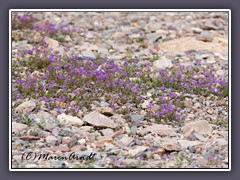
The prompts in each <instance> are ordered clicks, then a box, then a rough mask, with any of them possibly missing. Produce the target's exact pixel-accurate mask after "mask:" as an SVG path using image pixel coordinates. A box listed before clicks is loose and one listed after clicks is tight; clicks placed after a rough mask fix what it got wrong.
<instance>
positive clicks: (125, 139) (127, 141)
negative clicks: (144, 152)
mask: <svg viewBox="0 0 240 180" xmlns="http://www.w3.org/2000/svg"><path fill="white" fill-rule="evenodd" d="M133 140H134V138H132V137H128V136H124V137H122V138H121V139H120V140H119V141H120V143H121V144H122V145H123V146H124V147H127V146H129V144H131V143H132V142H133Z"/></svg>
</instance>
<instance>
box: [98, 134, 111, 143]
mask: <svg viewBox="0 0 240 180" xmlns="http://www.w3.org/2000/svg"><path fill="white" fill-rule="evenodd" d="M98 141H99V142H108V143H112V142H113V139H112V137H109V136H99V137H98Z"/></svg>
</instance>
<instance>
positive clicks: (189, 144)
mask: <svg viewBox="0 0 240 180" xmlns="http://www.w3.org/2000/svg"><path fill="white" fill-rule="evenodd" d="M178 143H179V144H180V146H181V147H182V148H188V147H192V146H196V145H199V144H201V143H202V142H200V141H188V140H179V141H178Z"/></svg>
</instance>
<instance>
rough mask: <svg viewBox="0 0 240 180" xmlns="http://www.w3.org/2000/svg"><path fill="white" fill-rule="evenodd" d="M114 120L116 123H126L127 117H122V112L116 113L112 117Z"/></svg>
mask: <svg viewBox="0 0 240 180" xmlns="http://www.w3.org/2000/svg"><path fill="white" fill-rule="evenodd" d="M111 119H112V120H114V122H115V123H118V124H125V123H126V119H124V118H123V117H122V115H120V114H114V115H113V116H112V117H111Z"/></svg>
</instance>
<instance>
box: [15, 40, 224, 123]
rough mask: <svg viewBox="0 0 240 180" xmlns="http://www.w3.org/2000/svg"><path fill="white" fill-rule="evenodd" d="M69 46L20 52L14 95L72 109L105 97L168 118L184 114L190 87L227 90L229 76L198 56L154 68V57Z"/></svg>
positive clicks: (116, 106) (217, 92) (120, 107)
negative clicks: (190, 62)
mask: <svg viewBox="0 0 240 180" xmlns="http://www.w3.org/2000/svg"><path fill="white" fill-rule="evenodd" d="M70 49H71V48H70V47H69V46H67V47H66V48H65V53H63V55H60V53H59V52H58V51H53V50H52V49H50V48H48V44H47V43H46V42H44V41H42V43H41V44H40V45H38V46H35V47H34V48H33V49H29V50H25V51H23V52H22V53H21V54H19V59H18V61H16V62H14V63H13V73H14V74H13V100H16V99H20V100H21V99H26V98H30V99H35V100H36V102H37V103H38V108H37V109H36V111H37V110H38V109H39V108H40V107H41V108H46V109H48V110H53V109H55V110H56V111H58V112H59V113H60V112H65V113H72V114H77V113H78V112H79V110H89V111H90V110H92V109H93V108H94V106H101V104H102V103H103V102H104V103H105V106H109V107H111V108H113V110H115V111H116V112H118V113H122V114H129V113H131V114H134V113H139V112H141V111H142V110H144V111H145V112H146V113H147V117H148V118H147V119H154V120H155V121H165V122H169V121H174V120H177V121H178V120H180V119H181V116H182V114H183V113H182V112H183V109H184V108H185V106H184V99H185V98H184V96H183V95H184V94H186V93H189V94H199V95H202V96H209V95H211V94H212V95H214V96H216V97H217V98H223V97H225V96H227V95H228V81H227V79H225V78H223V77H220V76H215V75H214V74H213V72H214V68H213V67H207V66H206V67H204V66H202V65H201V63H200V62H199V61H195V64H194V66H191V67H184V66H179V67H173V68H171V69H165V70H159V71H154V70H153V69H152V66H151V62H149V63H145V64H142V63H139V60H132V59H131V60H123V61H115V60H110V59H106V58H96V59H91V58H86V59H81V58H79V55H78V54H75V55H73V56H69V55H67V54H68V53H67V52H68V51H69V50H70ZM21 71H22V72H24V73H17V72H21ZM144 103H145V104H146V106H143V104H144ZM16 105H17V104H16ZM16 105H15V106H16Z"/></svg>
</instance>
